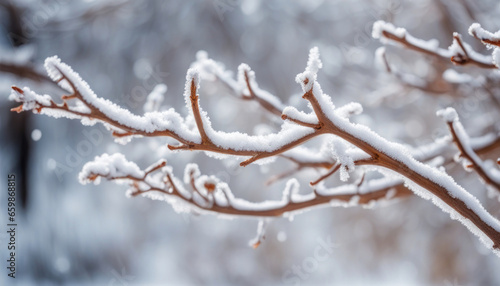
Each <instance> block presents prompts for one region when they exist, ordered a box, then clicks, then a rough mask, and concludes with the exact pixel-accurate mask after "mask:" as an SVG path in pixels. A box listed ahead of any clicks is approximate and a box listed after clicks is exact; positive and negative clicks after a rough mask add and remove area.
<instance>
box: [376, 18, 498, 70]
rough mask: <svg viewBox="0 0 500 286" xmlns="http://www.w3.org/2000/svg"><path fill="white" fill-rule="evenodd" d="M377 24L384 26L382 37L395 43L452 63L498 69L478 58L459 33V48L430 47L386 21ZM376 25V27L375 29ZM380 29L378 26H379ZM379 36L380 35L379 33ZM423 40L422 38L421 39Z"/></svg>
mask: <svg viewBox="0 0 500 286" xmlns="http://www.w3.org/2000/svg"><path fill="white" fill-rule="evenodd" d="M375 25H380V26H382V27H381V28H380V29H381V31H380V34H381V36H380V37H381V38H382V37H383V38H384V39H387V40H389V41H392V42H394V43H397V44H400V45H402V46H403V47H405V48H407V49H409V50H413V51H416V52H419V53H423V54H425V55H429V56H433V57H436V58H440V59H446V60H451V62H452V63H454V64H456V65H467V64H472V65H476V66H478V67H481V68H486V69H496V68H497V66H495V65H494V64H493V63H490V62H485V61H483V60H481V59H480V58H477V57H476V56H475V52H474V51H473V50H472V48H471V47H470V46H466V45H465V43H463V40H462V37H461V36H460V34H458V33H454V34H453V44H452V46H454V45H457V46H458V47H459V50H458V49H451V48H450V49H448V50H447V49H442V48H439V47H432V48H431V47H429V45H422V44H418V40H419V39H415V38H413V37H412V36H411V35H409V34H408V33H407V32H406V31H404V32H403V31H402V32H401V33H400V34H396V33H395V32H393V31H392V30H393V29H395V28H394V26H392V25H391V26H389V27H390V28H391V29H386V28H385V27H384V25H387V24H386V23H382V22H377V23H376V24H375ZM375 25H374V29H375ZM377 29H378V27H377ZM377 36H378V35H377ZM420 41H422V40H420ZM468 51H472V52H474V54H470V53H469V52H468Z"/></svg>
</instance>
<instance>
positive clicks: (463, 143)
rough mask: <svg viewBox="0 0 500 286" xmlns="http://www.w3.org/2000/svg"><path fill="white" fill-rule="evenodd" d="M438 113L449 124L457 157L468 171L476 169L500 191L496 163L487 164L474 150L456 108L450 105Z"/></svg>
mask: <svg viewBox="0 0 500 286" xmlns="http://www.w3.org/2000/svg"><path fill="white" fill-rule="evenodd" d="M437 115H438V116H440V117H442V118H443V120H444V121H445V122H446V124H447V125H448V129H449V130H450V133H451V136H452V138H453V142H454V143H455V145H456V146H457V148H458V150H459V153H458V156H456V158H457V160H461V161H462V165H463V166H464V169H465V170H467V171H472V170H474V171H476V173H477V174H478V175H479V176H480V177H481V179H482V180H483V181H484V182H485V183H486V185H488V186H490V187H492V188H494V189H495V190H496V192H500V172H499V171H498V170H497V169H496V166H494V164H486V163H485V162H483V160H481V158H479V156H478V155H477V154H476V152H474V149H473V148H472V146H471V144H470V138H469V135H468V134H467V133H466V132H465V130H464V127H463V126H462V123H460V121H459V119H458V115H457V112H456V111H455V109H453V108H451V107H448V108H446V109H442V110H439V111H438V112H437Z"/></svg>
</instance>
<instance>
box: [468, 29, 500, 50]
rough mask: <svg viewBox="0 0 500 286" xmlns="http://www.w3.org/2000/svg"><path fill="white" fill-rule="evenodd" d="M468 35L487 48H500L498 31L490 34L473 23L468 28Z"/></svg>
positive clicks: (499, 32)
mask: <svg viewBox="0 0 500 286" xmlns="http://www.w3.org/2000/svg"><path fill="white" fill-rule="evenodd" d="M469 34H470V35H471V36H473V37H474V38H476V39H478V40H480V41H481V42H483V44H485V45H486V46H487V47H490V48H491V47H492V46H497V47H500V31H497V32H495V33H492V32H489V31H486V30H485V29H483V28H482V27H481V25H480V24H479V23H474V24H472V25H470V27H469Z"/></svg>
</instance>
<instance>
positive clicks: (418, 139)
mask: <svg viewBox="0 0 500 286" xmlns="http://www.w3.org/2000/svg"><path fill="white" fill-rule="evenodd" d="M476 2H477V3H476ZM498 13H500V5H499V4H498V2H497V1H494V0H492V1H486V0H485V1H467V0H462V1H451V0H450V1H446V0H436V1H402V0H392V1H382V0H379V1H368V0H359V1H322V0H314V1H305V0H304V1H294V2H291V1H285V0H282V1H272V2H271V1H252V0H244V1H243V0H240V1H238V0H206V1H82V2H76V1H69V0H55V1H29V0H21V1H8V0H4V1H2V2H1V3H0V19H1V22H0V24H1V26H0V63H3V64H4V65H7V66H8V64H11V63H15V64H18V65H27V66H31V67H33V69H34V70H35V71H36V72H38V73H40V74H42V75H45V72H44V70H43V67H42V66H43V61H44V59H45V58H46V57H49V56H53V55H58V56H59V57H60V58H61V59H62V60H63V61H64V62H66V63H67V64H69V65H71V66H72V68H73V69H74V70H75V71H77V72H78V73H79V74H80V75H81V77H82V78H83V79H84V80H86V81H87V82H88V83H89V84H90V86H91V87H92V89H93V90H94V91H95V92H96V94H97V95H98V96H101V97H104V98H108V99H110V100H112V101H114V102H117V103H119V104H120V105H121V106H122V107H124V108H127V109H130V110H131V111H132V112H134V113H136V114H142V113H143V112H144V111H143V105H144V103H145V101H146V96H147V94H149V93H150V92H151V91H152V90H153V88H154V87H155V85H156V84H159V83H164V84H166V85H167V86H168V90H167V92H166V97H165V101H164V103H163V105H164V106H165V107H174V108H176V109H177V110H178V111H179V112H181V113H183V114H185V113H186V111H187V110H186V108H185V107H184V99H183V97H182V94H183V89H184V80H185V72H186V70H187V69H188V68H189V67H190V65H191V63H192V62H194V61H195V60H196V54H197V52H198V51H199V50H205V51H206V52H207V53H208V55H209V56H210V57H211V58H213V59H215V60H217V61H221V62H223V63H224V64H225V66H226V68H227V69H229V70H233V71H236V69H237V67H238V65H239V64H240V63H242V62H244V63H247V64H249V65H250V66H251V67H252V69H253V70H254V71H255V73H256V77H257V81H258V83H259V86H260V87H261V88H263V89H266V90H268V91H270V92H272V93H273V94H275V95H277V96H278V97H279V98H280V99H281V100H282V101H283V102H285V103H287V104H291V105H294V106H298V107H303V106H304V105H305V104H304V102H303V101H302V100H301V99H300V95H301V94H300V93H301V89H300V87H299V85H297V84H296V83H295V81H294V79H295V75H296V74H298V73H300V72H302V71H303V70H304V67H305V64H306V62H307V56H308V52H309V49H310V48H312V47H314V46H317V47H318V48H319V51H320V53H321V58H322V61H323V64H324V68H323V69H322V71H320V73H319V82H320V83H321V85H322V88H323V90H324V91H325V92H326V93H328V94H330V95H331V96H332V100H333V101H334V103H335V104H336V105H337V106H340V105H343V104H346V103H348V102H351V101H357V102H360V103H361V104H362V105H363V106H364V109H365V112H364V113H363V115H361V116H358V117H357V119H356V120H357V121H358V122H361V123H363V124H365V125H367V126H369V127H370V128H371V129H373V130H375V131H376V132H377V133H379V134H380V135H382V136H383V137H385V138H387V139H389V140H391V141H395V142H400V143H405V144H410V145H413V146H418V145H421V144H425V143H430V142H432V141H433V140H434V139H436V138H438V137H440V136H443V135H445V134H447V128H446V125H445V124H443V122H442V121H441V120H439V119H438V118H437V117H436V116H435V112H436V111H437V110H439V109H441V108H443V107H446V106H453V107H455V108H456V109H457V112H458V113H459V115H460V116H461V118H462V121H463V124H464V126H465V128H466V129H467V131H468V132H469V134H470V135H471V136H479V135H481V134H484V133H485V131H491V130H492V128H495V126H494V124H491V122H499V120H498V119H499V109H498V108H497V107H496V106H494V105H492V104H491V102H489V101H488V97H487V96H485V95H484V94H483V93H484V92H483V91H481V90H476V89H473V88H471V87H467V86H465V87H464V86H459V87H457V88H455V89H453V92H446V93H442V94H430V93H426V92H423V91H421V90H418V89H414V88H408V87H406V86H402V85H401V84H400V82H398V80H397V79H395V78H394V77H391V76H390V75H388V74H386V73H385V72H383V71H381V70H380V69H378V68H377V67H376V66H375V65H374V57H375V56H374V54H375V50H376V49H377V47H379V46H380V45H381V44H380V43H379V41H377V40H374V39H372V37H371V30H372V25H373V23H374V22H375V21H377V20H384V21H387V22H392V23H394V24H395V25H397V26H401V27H405V28H406V29H407V30H408V31H410V32H411V33H412V35H414V36H417V37H420V38H423V39H431V38H436V39H439V40H440V43H441V46H442V47H444V48H446V47H447V46H448V45H449V44H450V43H451V34H452V32H453V31H457V32H460V33H461V34H463V35H464V38H465V39H466V40H467V42H469V43H470V44H471V45H472V46H473V47H474V48H476V50H479V51H481V52H483V53H486V52H485V48H484V46H483V45H481V44H480V43H479V42H478V41H476V40H474V39H473V38H472V37H470V36H468V35H467V28H468V27H469V26H470V24H472V23H474V22H479V23H481V24H482V25H483V26H484V27H486V28H488V29H489V30H493V31H496V30H498V29H500V22H499V21H498ZM387 50H388V56H389V57H390V59H391V62H392V64H394V65H396V66H397V67H398V68H399V69H400V70H403V71H405V72H408V73H412V74H415V75H417V76H419V77H422V78H427V79H430V78H432V77H434V76H435V74H436V70H439V68H441V67H439V68H436V65H438V64H436V63H435V62H434V61H433V60H432V59H430V58H426V57H423V56H422V55H420V54H417V53H415V52H411V51H405V50H403V49H401V48H398V47H388V49H387ZM2 67H3V66H2ZM446 68H453V66H452V65H451V64H449V65H448V66H447V67H446ZM456 69H457V70H458V71H460V72H470V73H471V74H473V75H475V76H480V75H485V74H487V72H489V71H483V70H481V69H478V68H474V67H458V68H456ZM0 72H1V73H0V94H1V95H2V96H0V129H1V131H0V132H1V134H2V137H1V142H0V143H1V145H0V147H1V149H0V158H1V160H0V161H1V162H0V173H1V174H2V180H1V185H2V186H6V174H7V173H15V174H16V175H17V177H18V183H19V185H20V187H19V188H18V201H19V202H22V205H23V206H22V207H20V208H19V209H18V213H17V217H16V218H17V219H18V224H19V231H18V235H17V239H18V252H17V255H18V256H17V259H18V273H17V276H18V277H17V278H16V282H17V283H18V284H20V285H24V284H27V285H30V284H33V285H40V284H47V285H53V284H56V283H64V284H66V283H74V284H101V285H134V284H137V285H140V284H145V283H151V284H155V283H157V284H170V285H193V284H209V285H235V284H239V285H257V284H260V285H295V284H297V282H300V284H301V285H326V284H328V285H332V284H333V285H337V284H338V285H366V284H376V285H377V284H383V285H388V284H393V285H401V283H404V284H405V285H408V284H410V285H411V284H414V285H498V284H500V272H499V271H498V269H500V260H499V259H498V257H497V256H495V255H494V254H492V253H490V251H488V250H487V249H486V248H485V247H484V246H483V245H482V244H480V242H479V240H477V239H476V237H474V236H473V235H472V234H471V233H469V231H468V230H467V229H466V228H465V227H463V226H462V225H461V224H460V223H458V222H456V221H452V220H451V219H450V218H449V216H448V215H447V214H445V213H443V212H442V211H441V210H439V209H438V208H437V207H435V206H434V205H433V204H431V203H430V202H428V201H424V200H422V199H420V198H417V197H412V198H408V199H404V200H402V201H399V202H397V203H395V204H391V205H388V206H385V207H380V208H376V209H363V208H347V209H344V208H324V209H318V210H312V211H310V212H307V213H304V214H301V215H297V216H295V217H294V218H293V220H289V219H279V220H275V221H273V222H272V223H271V224H270V225H269V227H268V230H267V235H266V240H265V241H264V242H263V244H262V245H261V246H260V247H259V248H257V249H255V250H254V249H252V248H251V247H249V246H248V241H249V240H250V239H252V238H253V237H254V236H255V232H256V228H257V221H256V220H250V219H237V220H226V219H219V218H217V217H215V216H192V215H186V214H177V213H176V212H174V211H173V209H172V207H171V206H170V205H168V204H166V203H164V202H160V201H152V200H149V199H146V198H141V197H138V198H133V199H127V198H126V197H125V195H124V191H125V189H126V187H125V186H117V185H115V184H113V183H107V182H106V183H102V184H101V185H98V186H93V185H85V186H82V185H80V184H79V183H78V179H77V176H78V173H79V171H80V170H81V168H82V166H83V165H84V164H85V163H86V162H88V161H90V160H92V159H93V158H94V157H95V156H98V155H101V154H102V153H105V152H107V153H114V152H122V153H124V154H127V158H128V159H130V160H134V161H135V162H137V163H138V164H139V166H141V167H143V168H144V167H146V166H148V165H149V164H151V163H153V162H155V161H157V160H158V159H160V158H166V159H167V160H168V161H169V164H171V165H172V166H173V167H174V173H176V174H177V175H178V176H181V175H182V171H183V168H184V166H185V165H186V164H187V163H189V162H197V163H198V164H199V165H200V169H201V170H202V172H203V173H205V174H209V175H217V176H218V177H220V178H221V179H223V180H225V181H226V182H228V183H229V185H230V186H231V188H232V189H233V192H234V193H235V195H236V196H238V197H242V198H246V199H248V200H252V201H262V200H264V199H279V198H280V197H281V190H282V189H283V187H284V185H285V181H280V182H278V183H276V184H274V185H272V186H271V187H267V186H265V184H264V182H265V180H266V179H267V178H269V177H270V176H271V175H273V174H276V173H279V172H280V171H282V170H286V169H287V168H290V167H291V166H290V165H289V164H288V162H286V161H280V160H278V161H276V162H275V163H273V164H271V165H264V166H258V165H255V166H254V165H251V166H248V167H245V168H241V167H239V166H238V162H239V161H236V160H231V159H229V160H217V159H214V158H210V157H207V156H206V155H205V154H203V153H199V152H186V153H176V154H174V153H171V152H168V150H167V149H166V147H165V145H166V143H167V142H172V141H171V140H167V139H151V138H149V139H148V138H142V139H134V140H133V141H132V142H130V143H129V144H127V145H125V146H122V145H119V144H117V143H115V142H113V138H112V137H111V135H110V134H109V133H108V132H106V131H105V130H104V128H103V127H102V126H99V125H96V126H93V127H84V126H82V125H81V124H80V122H78V121H71V120H66V119H60V120H56V119H53V118H48V117H45V116H35V115H33V114H28V113H24V114H15V113H12V112H9V111H8V110H9V109H10V108H12V107H14V106H16V104H14V103H12V102H8V100H7V97H8V94H9V93H10V91H9V90H10V86H11V85H13V84H15V85H17V86H25V85H27V86H30V87H32V88H33V89H36V90H37V91H38V92H40V93H41V92H46V93H50V94H60V90H59V89H57V87H56V86H55V85H53V84H51V83H50V82H49V81H46V80H43V79H41V80H39V81H36V80H33V78H32V79H26V78H24V79H23V78H20V77H18V76H15V75H13V74H12V72H11V71H8V70H7V72H6V71H5V70H0ZM200 93H201V99H200V100H201V105H202V106H203V108H204V109H205V110H207V112H208V113H209V115H210V117H211V119H212V121H213V124H214V127H216V128H217V129H219V130H223V131H236V130H239V131H243V132H248V133H253V132H258V131H259V130H260V129H265V128H277V127H279V124H277V123H276V122H275V120H276V119H275V118H273V117H272V116H269V114H268V113H266V112H265V111H263V110H262V109H261V108H260V107H259V106H258V105H257V104H255V103H252V102H246V101H241V100H238V99H235V98H234V97H232V96H231V95H230V94H229V92H228V91H227V90H226V89H224V88H222V87H221V86H220V85H218V84H216V83H210V82H202V83H201V90H200ZM497 128H498V126H497ZM314 143H315V142H312V143H311V144H314ZM316 143H318V142H316ZM497 154H498V153H497ZM447 170H448V171H449V172H450V173H451V174H452V175H453V176H454V177H455V179H456V180H457V181H459V183H460V184H461V185H463V186H464V187H465V188H466V189H468V190H470V191H471V192H473V194H474V195H475V196H476V197H478V199H479V200H480V201H481V202H483V204H484V205H485V207H486V208H487V209H488V210H489V211H490V212H491V213H492V214H493V215H494V216H495V217H497V218H498V217H499V216H500V205H499V203H498V201H495V200H491V199H488V197H487V195H486V191H485V188H484V187H483V185H482V184H480V182H479V180H478V179H477V176H476V175H475V174H471V173H465V172H464V171H463V170H461V168H460V167H458V166H456V165H453V164H451V165H449V166H447ZM23 174H25V178H24V180H25V181H26V185H25V186H23V185H22V180H23V178H22V175H23ZM317 176H318V174H317V172H315V171H306V172H303V173H300V175H299V179H301V181H302V182H308V181H309V180H311V179H312V178H316V177H317ZM327 183H328V185H330V186H335V185H339V184H340V183H341V182H339V180H338V176H335V177H333V178H331V179H329V180H328V182H327ZM303 186H304V187H303V189H302V191H303V192H309V190H308V189H307V187H305V186H306V184H303ZM3 189H4V188H3V187H2V190H3ZM0 199H1V201H0V204H1V206H2V208H1V209H2V210H4V206H5V205H6V194H5V192H3V191H2V193H1V194H0ZM5 215H6V212H5V211H2V212H1V213H0V221H1V222H2V223H3V222H5V221H6V218H5ZM0 238H1V239H2V245H1V246H0V247H1V249H2V251H1V252H0V253H1V254H2V259H3V257H7V256H6V255H7V252H6V250H5V247H4V244H5V238H6V235H5V232H4V231H2V233H1V235H0ZM328 241H332V242H333V243H334V244H335V247H334V249H333V251H331V252H330V253H328V257H327V259H324V260H323V259H322V261H318V259H317V257H315V249H317V247H318V246H321V245H322V242H328ZM298 267H300V268H301V269H302V275H295V276H294V275H290V273H291V272H292V271H294V269H297V268H298ZM292 277H293V279H291V278H292ZM6 278H7V277H6V275H5V274H4V270H3V271H2V276H1V278H0V281H3V282H5V283H3V284H4V285H7V284H6V283H11V281H10V280H6ZM9 285H12V284H9Z"/></svg>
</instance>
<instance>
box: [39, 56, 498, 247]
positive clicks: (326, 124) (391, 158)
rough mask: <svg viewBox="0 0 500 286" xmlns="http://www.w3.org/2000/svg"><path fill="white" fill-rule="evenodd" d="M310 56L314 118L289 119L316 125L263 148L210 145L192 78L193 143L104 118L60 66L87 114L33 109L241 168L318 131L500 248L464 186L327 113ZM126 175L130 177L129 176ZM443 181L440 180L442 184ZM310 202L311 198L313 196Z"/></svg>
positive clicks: (491, 223)
mask: <svg viewBox="0 0 500 286" xmlns="http://www.w3.org/2000/svg"><path fill="white" fill-rule="evenodd" d="M311 54H312V57H313V59H312V60H311V59H310V61H311V64H310V65H309V64H308V68H307V69H306V71H305V72H304V73H303V74H300V75H299V76H298V79H299V81H301V82H300V83H301V85H302V88H303V91H304V95H303V98H304V99H306V100H308V101H309V103H310V105H311V107H312V110H313V113H312V114H313V115H314V116H315V117H316V119H317V120H313V121H311V120H310V117H307V118H305V119H302V118H293V122H294V123H297V124H300V125H303V126H306V125H307V124H310V123H311V122H315V121H317V122H318V124H317V126H315V128H310V129H311V130H309V131H308V132H302V133H301V134H300V136H296V137H294V138H293V140H290V141H287V140H285V141H284V142H280V144H279V145H278V146H277V147H275V148H273V149H263V148H259V147H255V146H246V147H241V146H240V147H239V148H233V147H232V146H231V145H226V146H224V147H222V146H220V145H217V144H214V143H213V138H210V136H212V135H210V134H212V133H210V134H209V133H208V132H205V131H206V130H205V129H206V128H207V126H205V125H204V122H203V120H204V119H203V118H202V115H201V114H200V110H199V108H198V96H197V85H196V82H195V79H194V78H192V79H190V80H189V81H188V84H189V85H188V86H189V92H190V96H189V101H190V103H191V107H193V108H192V112H193V116H194V118H195V120H196V125H197V128H198V131H199V135H200V137H201V138H200V140H199V141H195V140H190V139H189V140H188V138H186V137H184V136H183V135H182V134H179V133H176V132H175V131H174V130H173V129H168V128H163V129H159V130H153V131H149V132H146V131H143V130H137V129H135V128H133V127H132V126H131V125H128V124H126V123H123V122H120V121H118V120H117V119H114V118H111V117H109V116H107V114H105V113H103V112H102V111H101V110H99V109H98V108H97V107H96V106H94V105H93V104H92V103H91V102H89V101H87V100H86V99H85V97H83V96H82V94H81V93H80V91H79V90H78V88H76V86H75V84H74V83H73V82H72V81H71V80H70V78H68V76H67V75H65V74H64V73H63V72H62V71H61V70H60V69H58V70H59V72H60V74H61V75H62V79H65V80H66V82H67V83H68V84H69V85H70V87H71V88H72V91H73V94H74V95H75V97H76V98H77V99H79V100H81V101H82V102H83V103H84V104H85V105H86V106H87V107H88V108H89V110H90V113H82V112H79V113H74V112H73V111H74V110H71V109H70V108H64V106H63V107H61V106H58V105H56V106H53V105H54V104H53V103H52V102H51V104H50V105H48V106H47V104H43V103H41V102H37V103H36V104H37V105H36V106H35V110H36V109H42V108H60V109H66V110H67V112H73V114H76V115H78V116H81V117H86V118H90V119H97V120H101V121H103V122H106V123H107V124H109V125H111V126H113V127H115V128H118V129H120V130H123V131H125V132H131V133H132V134H134V135H143V136H169V137H172V138H174V139H177V140H178V141H179V142H180V143H181V144H182V145H181V146H179V147H176V148H175V149H186V150H203V151H211V152H217V153H222V154H228V155H239V156H251V158H250V159H247V160H246V161H244V162H242V163H241V165H242V166H246V165H248V164H250V163H252V162H254V161H256V160H260V159H263V158H268V157H272V156H276V155H279V154H281V153H283V152H285V151H287V150H290V149H292V148H294V147H296V146H299V145H301V144H303V143H304V142H306V141H308V140H309V139H311V138H314V137H317V136H319V135H323V134H331V135H335V136H338V137H339V138H342V139H343V140H345V141H347V142H349V143H350V144H352V145H353V146H356V147H357V148H359V149H360V150H362V151H363V152H364V153H366V158H365V159H364V160H366V164H369V165H373V166H377V167H382V168H386V169H389V170H391V171H393V172H395V173H397V174H399V175H401V176H402V177H404V178H406V179H407V182H408V183H411V184H415V185H417V186H419V187H420V188H423V189H425V190H427V191H429V192H430V193H431V194H432V195H433V196H434V197H436V198H437V199H439V200H440V201H442V202H443V203H444V204H445V205H446V207H443V205H441V204H439V206H441V207H442V208H443V209H446V210H447V211H450V210H451V209H452V210H453V212H456V213H457V214H459V215H460V216H461V217H463V218H464V219H465V220H464V223H466V224H467V225H469V226H471V225H470V224H472V225H473V226H471V227H474V228H477V229H479V230H480V231H481V232H482V233H483V234H484V235H485V236H486V237H488V238H489V240H491V242H492V243H491V244H488V246H492V247H493V248H494V249H500V231H499V226H498V222H497V221H496V220H494V219H493V218H492V217H491V215H489V213H487V212H486V211H485V210H484V208H482V206H481V205H480V203H479V201H477V200H476V199H473V198H472V199H471V198H468V199H467V200H465V199H464V198H465V197H464V196H467V195H470V194H468V193H467V192H466V191H465V190H463V189H462V188H461V187H460V186H458V185H457V184H456V183H455V182H454V181H453V179H451V178H450V177H449V176H447V175H446V174H444V173H439V174H438V173H436V171H435V170H434V169H433V168H431V167H429V166H426V165H424V164H422V163H419V162H417V161H415V160H414V159H413V158H411V156H409V157H408V156H407V155H406V153H405V152H403V151H401V150H399V149H398V148H399V147H398V146H396V145H394V144H393V143H391V142H389V141H387V140H385V139H382V138H380V137H378V136H376V134H374V133H373V132H372V131H370V130H367V129H363V128H361V127H359V126H357V125H354V124H352V123H350V122H349V121H348V120H347V119H345V118H341V117H338V118H337V117H336V115H335V114H332V110H333V106H332V105H329V103H328V102H329V101H328V100H326V99H325V95H323V94H322V93H321V92H320V90H321V89H320V87H319V84H317V82H316V74H315V72H314V70H315V69H316V70H317V69H318V66H319V64H317V63H315V62H314V56H315V54H314V52H313V51H312V52H311ZM56 68H57V67H56ZM315 87H316V88H315ZM315 92H318V97H317V96H316V94H315ZM320 101H321V103H320ZM330 104H331V103H330ZM324 107H326V108H327V110H325V109H324ZM38 112H39V111H38ZM287 119H290V118H289V116H287ZM247 139H248V140H250V139H252V137H247ZM398 150H399V151H398ZM394 152H395V153H394ZM129 179H132V180H133V178H129ZM167 181H168V183H169V184H170V186H172V189H173V191H172V192H174V193H175V192H176V191H175V189H176V183H175V181H174V180H173V179H171V178H170V175H168V174H167ZM443 181H444V182H446V183H443ZM151 187H152V189H154V190H159V189H158V188H157V187H154V186H151ZM164 192H165V191H164ZM177 192H178V191H177ZM315 194H317V192H315ZM320 197H321V196H320ZM330 200H331V198H328V201H330ZM315 202H317V200H316V201H315ZM324 202H326V201H323V203H324ZM310 206H311V202H310V201H300V202H290V203H289V204H287V206H286V207H283V208H280V209H278V210H276V209H273V210H267V209H266V210H258V212H256V211H255V210H245V209H231V208H228V207H227V206H224V207H222V206H218V205H215V204H214V205H213V208H212V209H211V210H213V211H215V212H220V213H227V214H240V215H255V214H256V213H258V215H262V216H274V215H280V214H282V213H283V212H285V211H287V210H292V211H293V210H296V209H303V208H307V207H310Z"/></svg>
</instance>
